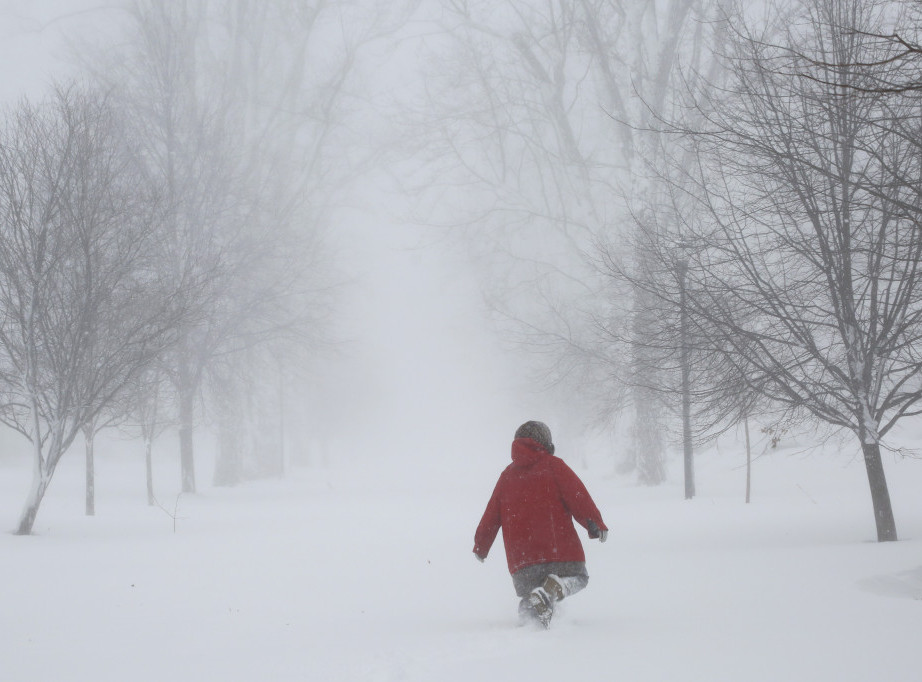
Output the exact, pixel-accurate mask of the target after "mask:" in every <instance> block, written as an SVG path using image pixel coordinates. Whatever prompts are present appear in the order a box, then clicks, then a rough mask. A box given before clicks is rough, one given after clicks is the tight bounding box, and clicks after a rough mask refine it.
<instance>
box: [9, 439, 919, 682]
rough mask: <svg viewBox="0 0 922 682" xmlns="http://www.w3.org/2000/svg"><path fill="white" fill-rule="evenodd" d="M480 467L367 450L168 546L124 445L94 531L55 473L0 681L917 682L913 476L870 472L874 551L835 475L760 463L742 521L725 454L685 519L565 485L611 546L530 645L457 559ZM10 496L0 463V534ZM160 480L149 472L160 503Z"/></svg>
mask: <svg viewBox="0 0 922 682" xmlns="http://www.w3.org/2000/svg"><path fill="white" fill-rule="evenodd" d="M493 445H494V447H495V452H486V450H487V448H486V447H484V448H482V449H480V450H478V452H481V453H482V455H481V456H478V457H470V458H467V459H465V458H464V457H463V455H462V453H460V452H458V453H456V452H453V451H451V449H450V448H449V449H447V450H446V452H445V453H443V456H442V457H441V459H435V458H434V457H428V458H426V460H425V461H426V462H427V464H421V463H420V461H414V460H415V459H416V458H413V457H409V456H407V454H406V453H399V452H382V453H379V457H378V458H377V459H376V460H375V461H364V462H361V461H358V462H353V463H352V464H350V465H347V466H341V467H338V468H336V467H334V468H304V469H295V470H293V471H292V472H290V474H289V476H288V477H287V478H286V479H284V480H268V481H263V482H259V483H254V484H248V485H243V486H241V487H239V488H236V489H210V488H208V487H207V486H203V488H204V489H203V490H202V491H201V492H200V493H199V494H198V495H195V496H182V497H180V498H179V499H178V504H177V499H176V497H175V494H173V493H171V494H169V495H167V494H164V493H163V491H161V494H163V504H164V507H166V508H167V510H168V511H170V512H172V511H173V509H174V505H175V508H176V510H177V518H176V520H175V532H174V519H172V518H171V517H170V515H168V514H167V513H166V511H164V510H161V509H158V508H149V507H147V505H146V501H145V498H144V485H143V463H142V461H141V458H140V456H139V453H135V452H134V450H133V446H130V445H127V444H122V445H121V448H120V449H121V450H122V451H123V452H114V451H109V452H106V453H104V454H102V455H101V456H100V459H99V462H98V464H97V468H98V471H99V480H98V483H97V516H96V517H95V518H87V517H84V516H82V505H83V500H82V488H81V477H82V468H81V462H80V457H79V456H72V457H68V458H67V459H66V460H65V461H64V462H63V463H62V469H61V470H60V471H59V472H58V475H57V477H56V479H55V481H54V482H53V483H52V487H51V488H50V491H49V493H48V498H47V500H46V503H45V505H44V507H43V508H42V510H41V512H40V513H39V517H38V521H37V523H36V535H34V536H32V537H17V536H14V535H11V534H9V533H3V534H2V535H0V555H2V557H3V560H2V563H0V590H2V597H0V602H2V604H3V610H4V617H3V620H2V629H0V679H2V680H4V681H11V682H16V681H20V680H22V681H26V680H29V681H34V680H43V681H54V680H68V681H69V680H73V681H75V682H76V681H82V680H86V681H90V680H92V681H94V682H105V681H110V680H111V681H123V680H133V681H135V680H170V681H171V682H178V681H185V680H189V681H198V680H369V681H385V680H387V681H390V680H395V681H396V680H420V681H423V680H425V681H432V680H440V681H444V682H452V681H458V682H461V681H464V682H470V681H472V680H480V681H489V680H504V681H505V680H554V681H555V682H559V681H560V680H564V679H584V680H593V679H616V680H678V679H682V680H708V681H714V680H752V681H758V680H773V681H775V680H811V681H818V680H836V681H840V682H841V681H846V680H856V681H858V680H909V679H918V674H919V670H918V664H919V654H918V651H919V649H918V634H919V632H920V626H922V496H920V495H919V490H920V489H922V488H920V486H922V462H920V461H918V460H907V459H896V458H894V457H892V456H888V457H887V473H888V476H889V479H890V482H891V488H892V490H891V493H892V496H893V500H894V507H895V512H896V519H897V524H898V530H899V532H900V535H901V538H902V540H901V541H900V542H897V543H888V544H878V543H876V542H874V541H873V539H874V524H873V518H872V516H871V513H870V502H869V500H868V498H869V495H868V492H867V485H866V482H865V480H864V472H863V468H862V466H861V462H860V460H858V459H856V458H854V457H851V456H848V455H847V454H838V455H829V454H816V455H812V456H805V455H802V454H798V453H795V452H793V451H785V450H779V451H771V452H770V454H768V455H766V456H763V457H761V458H760V459H758V460H757V461H756V463H755V469H754V482H753V503H752V504H750V505H748V506H747V505H745V504H744V503H743V499H742V497H743V471H742V470H741V469H740V468H739V465H740V463H741V462H740V461H739V460H740V457H739V453H738V452H735V451H733V450H728V449H726V448H724V449H722V450H721V451H720V452H717V451H711V452H708V453H706V454H704V455H701V456H699V458H698V469H697V474H698V477H697V479H698V490H699V496H698V497H697V499H695V500H694V501H691V502H686V501H684V500H682V499H681V497H682V489H681V481H680V480H678V476H675V477H674V478H675V480H674V481H672V482H670V483H669V484H667V485H665V486H662V487H659V488H652V489H651V488H641V487H635V486H633V485H631V483H630V481H628V480H625V479H622V478H612V477H605V476H603V475H602V470H603V469H602V467H600V466H594V467H593V468H591V469H589V470H583V469H577V471H578V473H580V475H581V477H582V478H583V479H584V481H585V482H586V484H587V485H588V487H589V489H590V491H591V492H592V494H593V496H594V497H595V499H596V501H597V502H598V504H599V506H600V507H601V509H602V513H603V514H604V516H605V518H606V521H607V522H608V524H609V525H610V526H611V528H612V531H611V534H610V537H609V540H608V542H607V543H606V544H604V545H602V544H599V543H598V542H588V541H587V542H586V543H585V546H586V549H587V556H588V562H589V569H590V573H591V581H590V584H589V587H588V588H587V589H586V590H585V591H584V592H582V593H580V594H578V595H576V596H574V597H573V598H572V599H571V600H569V601H568V602H565V603H564V604H563V605H562V606H561V610H560V612H559V613H558V615H557V616H556V617H555V620H554V622H553V624H552V627H551V629H550V630H549V631H547V632H544V631H534V630H530V629H523V628H519V627H517V623H516V604H517V600H516V598H515V597H514V594H513V591H512V586H511V581H510V579H509V576H508V574H507V573H506V568H505V562H504V561H503V557H502V550H501V547H500V546H499V545H498V544H497V545H496V546H494V550H493V552H492V553H491V556H490V557H489V558H488V559H487V562H486V563H485V564H483V565H481V564H479V563H478V562H477V561H476V560H475V559H474V558H473V556H472V555H471V545H472V537H473V532H474V528H475V526H476V523H477V521H478V520H479V517H480V514H481V512H482V510H483V506H484V505H485V504H486V500H487V498H488V496H489V494H490V491H491V490H492V486H493V483H494V479H495V476H496V475H497V474H498V473H499V470H500V469H501V468H502V466H504V464H505V458H506V457H507V453H508V443H506V442H502V443H499V442H497V443H494V444H493ZM558 448H559V452H560V454H562V455H563V456H564V457H566V456H567V444H566V443H558ZM117 449H118V448H117ZM74 454H75V455H76V454H77V453H74ZM676 464H678V462H676ZM28 473H29V472H28V467H27V463H26V461H25V460H24V459H21V458H17V459H11V458H10V457H5V458H0V521H2V523H3V524H4V525H5V526H6V528H9V529H12V528H13V527H14V525H15V521H16V517H17V514H18V512H19V507H20V504H21V502H22V497H23V495H24V493H25V488H26V485H27V483H28ZM174 473H175V472H174V471H173V467H172V463H171V461H170V460H168V459H165V458H162V461H158V475H159V479H160V480H159V481H158V485H159V486H160V487H161V488H164V489H168V488H169V485H168V484H169V480H168V479H173V477H174ZM676 473H678V469H677V468H676ZM202 477H204V476H202ZM175 480H178V474H177V475H176V476H175Z"/></svg>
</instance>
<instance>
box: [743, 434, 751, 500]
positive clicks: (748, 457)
mask: <svg viewBox="0 0 922 682" xmlns="http://www.w3.org/2000/svg"><path fill="white" fill-rule="evenodd" d="M743 428H744V429H745V431H746V504H749V498H750V492H751V490H752V449H751V448H750V447H749V417H748V416H746V417H743Z"/></svg>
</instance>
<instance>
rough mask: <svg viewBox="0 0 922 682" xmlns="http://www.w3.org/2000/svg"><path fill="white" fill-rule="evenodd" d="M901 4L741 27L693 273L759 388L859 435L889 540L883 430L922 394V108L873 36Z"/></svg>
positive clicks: (698, 138)
mask: <svg viewBox="0 0 922 682" xmlns="http://www.w3.org/2000/svg"><path fill="white" fill-rule="evenodd" d="M887 9H888V3H877V2H870V1H865V0H848V1H846V2H841V1H832V0H823V1H821V2H812V3H796V4H795V5H794V11H793V12H785V13H784V14H783V16H782V17H780V18H779V21H778V22H777V23H775V24H772V25H770V30H769V31H767V32H766V33H764V34H756V33H753V32H751V31H750V30H749V29H748V28H747V26H746V24H745V22H742V21H741V20H739V19H738V18H737V19H736V20H735V21H734V25H735V26H736V27H737V31H736V33H735V34H734V35H733V36H732V39H731V45H730V47H731V49H730V51H729V53H728V60H727V66H728V68H729V70H730V73H731V78H730V83H729V85H728V87H727V89H725V90H724V92H723V93H722V95H721V99H720V101H713V100H712V101H711V102H709V104H708V106H707V109H708V110H709V111H711V112H713V113H712V114H710V115H709V120H708V128H707V130H705V131H699V132H698V133H697V134H695V135H693V139H694V141H695V143H696V145H697V151H698V152H699V157H698V158H699V161H700V166H699V168H700V169H701V171H702V173H701V175H700V177H701V178H702V180H703V181H704V184H703V186H702V189H703V190H704V191H703V193H702V194H700V195H699V198H700V200H701V205H702V206H704V207H706V209H707V210H708V213H709V216H710V220H709V222H708V223H707V225H706V227H702V229H699V230H698V231H697V233H696V235H695V236H696V238H697V239H698V240H699V241H700V242H701V243H703V244H707V248H704V249H702V250H701V251H700V252H699V253H698V254H697V255H696V257H695V259H694V261H693V263H692V264H691V265H690V267H689V271H688V272H689V277H690V278H692V281H693V283H694V290H695V292H696V293H695V295H694V296H693V297H691V299H690V305H692V306H693V307H694V313H695V315H697V316H699V317H700V319H704V320H707V322H708V323H709V324H711V325H713V326H714V327H715V328H716V329H718V330H720V331H721V337H722V339H723V342H724V343H725V351H726V350H729V352H730V354H731V355H732V356H733V358H734V360H735V362H737V363H739V364H740V366H741V367H742V368H743V370H744V376H746V377H747V382H748V384H749V386H750V387H752V388H753V389H755V390H757V391H758V392H759V393H760V394H761V395H763V396H765V397H767V398H768V399H770V400H771V401H772V402H774V403H776V404H779V405H783V406H786V407H787V408H788V409H789V410H793V411H799V412H801V413H807V414H809V415H811V416H812V417H813V418H815V419H817V420H819V421H820V422H824V423H826V424H829V425H832V426H835V427H839V428H843V429H848V430H850V431H852V432H853V433H854V434H855V436H857V438H858V442H859V443H860V445H861V449H862V452H863V455H864V462H865V465H866V469H867V474H868V480H869V485H870V490H871V498H872V503H873V510H874V517H875V521H876V524H877V536H878V539H879V540H880V541H886V540H895V539H896V537H897V534H896V526H895V523H894V519H893V513H892V509H891V505H890V497H889V491H888V487H887V482H886V477H885V475H884V468H883V463H882V459H881V443H882V439H883V438H884V437H885V435H886V434H887V433H888V432H889V431H890V429H892V428H893V426H894V425H895V424H896V423H897V422H898V421H899V420H900V419H902V418H904V417H906V416H909V415H914V414H918V413H919V408H918V403H919V400H920V398H922V358H920V357H919V355H918V352H917V348H918V343H919V340H920V336H919V335H920V333H922V288H920V285H919V281H920V280H919V274H920V264H922V229H920V226H922V223H920V221H919V215H920V214H919V208H920V207H922V202H920V200H922V197H920V195H919V192H918V188H917V187H916V186H915V183H910V182H907V180H908V179H909V178H912V177H917V175H918V169H919V155H918V148H917V146H916V144H915V143H914V142H913V141H912V140H910V139H909V137H908V136H907V135H906V134H905V131H906V130H907V126H909V127H915V128H917V126H918V122H917V121H918V117H917V115H916V114H915V113H914V111H913V110H912V109H910V108H901V107H896V106H894V103H893V102H892V101H890V100H888V99H887V97H886V93H881V92H878V91H875V89H874V88H873V87H866V86H871V85H873V84H874V83H879V82H881V81H883V80H888V79H892V78H893V77H895V75H894V74H890V73H888V72H887V70H888V69H891V68H893V65H894V64H895V62H893V61H892V60H889V59H888V58H887V57H888V55H889V54H892V53H890V52H888V51H887V50H888V49H893V46H892V44H889V47H888V44H887V43H884V42H881V41H880V40H877V39H875V38H873V36H875V35H880V34H886V33H888V31H887V28H886V26H887V21H888V13H887ZM779 15H780V12H776V16H779ZM780 19H783V21H782V20H780ZM804 46H808V47H807V48H806V49H805V48H804ZM846 63H848V64H854V63H862V64H876V65H877V69H878V71H877V72H876V73H869V72H868V71H867V70H860V71H858V70H854V69H841V68H837V67H836V66H834V65H836V64H846ZM804 74H809V76H810V77H806V76H805V75H804ZM896 121H899V122H900V125H896V124H895V122H896Z"/></svg>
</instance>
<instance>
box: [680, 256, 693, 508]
mask: <svg viewBox="0 0 922 682" xmlns="http://www.w3.org/2000/svg"><path fill="white" fill-rule="evenodd" d="M687 269H688V263H686V262H685V261H684V260H682V261H680V262H679V308H680V310H679V317H680V324H679V326H680V336H681V338H680V344H681V348H680V349H679V352H680V356H681V360H680V364H681V366H682V367H681V372H682V450H683V459H684V463H685V499H686V500H690V499H692V498H694V497H695V460H694V456H695V455H694V451H693V449H692V434H691V379H690V374H691V371H690V368H689V360H688V355H689V352H688V311H687V310H686V307H685V272H686V270H687Z"/></svg>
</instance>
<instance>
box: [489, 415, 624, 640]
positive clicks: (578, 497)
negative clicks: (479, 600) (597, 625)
mask: <svg viewBox="0 0 922 682" xmlns="http://www.w3.org/2000/svg"><path fill="white" fill-rule="evenodd" d="M573 519H575V520H576V522H577V523H579V524H580V525H581V526H583V527H584V528H585V529H586V530H587V531H588V532H589V537H590V538H593V539H594V538H598V539H599V540H600V541H601V542H605V540H606V539H607V537H608V527H607V526H606V525H605V522H604V521H602V515H601V514H600V513H599V510H598V508H597V507H596V506H595V503H594V502H593V501H592V498H591V497H590V496H589V491H588V490H586V486H585V485H583V482H582V481H581V480H580V479H579V477H578V476H577V475H576V474H575V473H574V472H573V470H572V469H570V467H568V466H567V465H566V464H565V463H564V462H563V460H562V459H560V458H559V457H555V456H554V443H553V441H552V440H551V430H550V429H549V428H548V427H547V425H546V424H543V423H542V422H538V421H528V422H525V423H524V424H522V425H521V426H520V427H519V428H518V430H516V432H515V439H514V440H513V441H512V464H510V465H509V466H507V467H506V469H505V470H504V471H503V472H502V474H500V476H499V480H498V481H497V483H496V487H495V489H494V490H493V495H492V496H491V497H490V501H489V502H488V503H487V508H486V511H484V513H483V518H481V520H480V524H479V525H478V526H477V532H476V533H475V534H474V555H475V556H476V557H477V559H478V560H480V561H481V562H483V561H484V559H486V558H487V554H488V553H489V552H490V547H492V546H493V541H494V540H495V539H496V534H497V533H498V532H499V529H500V528H502V529H503V544H504V545H505V548H506V561H507V563H508V565H509V572H510V573H511V574H512V584H513V585H514V587H515V592H516V595H518V596H519V597H521V601H520V602H519V616H520V618H522V620H523V621H527V620H528V619H530V618H534V619H537V620H538V621H540V622H541V624H542V625H544V627H549V626H550V622H551V617H552V616H553V615H554V606H555V604H556V603H557V602H559V601H561V600H562V599H564V598H565V597H568V596H570V595H572V594H575V593H576V592H579V591H580V590H582V589H583V588H584V587H586V585H587V584H588V583H589V574H588V573H587V571H586V557H585V554H584V553H583V546H582V544H581V543H580V540H579V536H578V535H577V534H576V528H575V527H574V526H573Z"/></svg>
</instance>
